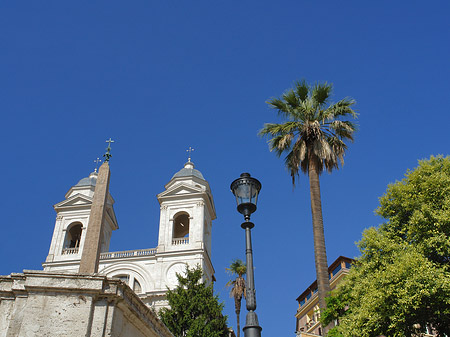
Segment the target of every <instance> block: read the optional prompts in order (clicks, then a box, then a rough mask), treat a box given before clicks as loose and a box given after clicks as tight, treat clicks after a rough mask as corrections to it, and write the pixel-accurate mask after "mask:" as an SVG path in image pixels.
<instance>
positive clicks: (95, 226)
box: [78, 162, 110, 274]
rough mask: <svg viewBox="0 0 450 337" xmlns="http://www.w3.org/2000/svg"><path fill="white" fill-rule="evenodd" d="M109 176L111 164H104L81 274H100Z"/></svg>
mask: <svg viewBox="0 0 450 337" xmlns="http://www.w3.org/2000/svg"><path fill="white" fill-rule="evenodd" d="M109 176H110V171H109V164H108V162H104V163H103V164H102V166H100V169H99V170H98V177H97V183H96V184H95V191H94V199H93V200H92V207H91V215H90V216H89V223H88V227H87V230H86V238H85V240H84V247H83V253H82V255H81V261H80V269H79V271H78V272H79V273H80V274H93V273H97V272H98V262H99V259H100V245H101V235H102V225H103V222H104V221H103V220H104V218H105V212H106V200H107V198H108V191H109Z"/></svg>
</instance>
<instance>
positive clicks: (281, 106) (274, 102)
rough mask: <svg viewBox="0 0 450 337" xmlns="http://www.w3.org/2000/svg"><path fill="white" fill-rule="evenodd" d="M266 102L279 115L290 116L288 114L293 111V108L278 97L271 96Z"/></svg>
mask: <svg viewBox="0 0 450 337" xmlns="http://www.w3.org/2000/svg"><path fill="white" fill-rule="evenodd" d="M266 103H267V104H269V105H270V106H271V107H272V108H273V109H276V110H277V111H278V114H279V115H280V116H283V117H287V118H290V116H291V115H292V114H293V113H294V109H293V108H292V107H291V106H290V105H289V104H288V103H287V102H285V101H283V100H281V99H279V98H272V99H270V100H268V101H267V102H266Z"/></svg>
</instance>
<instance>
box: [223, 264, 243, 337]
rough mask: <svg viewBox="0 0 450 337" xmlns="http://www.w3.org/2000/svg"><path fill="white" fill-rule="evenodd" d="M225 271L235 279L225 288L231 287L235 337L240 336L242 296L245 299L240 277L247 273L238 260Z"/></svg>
mask: <svg viewBox="0 0 450 337" xmlns="http://www.w3.org/2000/svg"><path fill="white" fill-rule="evenodd" d="M226 270H227V271H228V272H229V273H230V274H231V275H236V279H234V280H230V281H229V282H228V283H227V286H228V287H230V286H232V288H231V290H230V297H234V308H235V310H236V325H237V337H239V336H240V334H241V324H240V313H241V302H242V296H244V297H246V295H247V294H246V288H245V280H244V278H243V277H242V276H244V275H245V274H246V273H247V266H246V265H245V263H244V262H242V261H241V260H239V259H236V260H234V261H233V262H232V263H231V264H230V267H228V268H226Z"/></svg>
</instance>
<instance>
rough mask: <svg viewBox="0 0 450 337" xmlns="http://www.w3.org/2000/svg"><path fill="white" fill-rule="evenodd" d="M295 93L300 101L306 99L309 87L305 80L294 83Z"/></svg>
mask: <svg viewBox="0 0 450 337" xmlns="http://www.w3.org/2000/svg"><path fill="white" fill-rule="evenodd" d="M295 91H296V93H297V96H298V98H299V99H300V101H305V100H306V99H307V98H308V93H309V85H308V83H306V80H304V79H303V80H301V81H297V82H296V83H295Z"/></svg>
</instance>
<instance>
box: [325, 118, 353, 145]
mask: <svg viewBox="0 0 450 337" xmlns="http://www.w3.org/2000/svg"><path fill="white" fill-rule="evenodd" d="M328 127H329V128H330V129H331V130H333V132H334V134H335V135H336V136H338V137H339V138H340V139H349V140H350V141H353V133H354V132H355V128H356V127H355V124H354V123H352V122H350V121H340V120H334V121H333V122H331V123H330V124H329V125H328Z"/></svg>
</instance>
